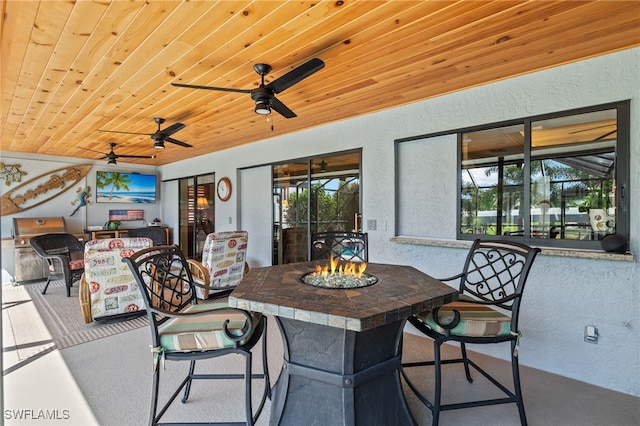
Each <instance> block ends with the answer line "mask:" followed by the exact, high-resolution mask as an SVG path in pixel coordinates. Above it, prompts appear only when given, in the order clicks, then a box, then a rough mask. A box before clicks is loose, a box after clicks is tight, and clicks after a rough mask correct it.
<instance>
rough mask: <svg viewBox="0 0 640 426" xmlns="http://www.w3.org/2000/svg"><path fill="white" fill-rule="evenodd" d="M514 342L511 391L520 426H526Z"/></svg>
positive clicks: (513, 344) (512, 345)
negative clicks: (512, 391)
mask: <svg viewBox="0 0 640 426" xmlns="http://www.w3.org/2000/svg"><path fill="white" fill-rule="evenodd" d="M516 344H517V343H516V342H515V341H512V342H511V370H512V373H513V390H514V393H515V395H516V404H517V405H518V414H519V415H520V424H521V425H522V426H527V416H526V414H525V412H524V400H523V399H522V389H521V387H520V365H519V363H518V357H517V356H514V355H513V354H514V351H515V348H516Z"/></svg>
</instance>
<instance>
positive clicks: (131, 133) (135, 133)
mask: <svg viewBox="0 0 640 426" xmlns="http://www.w3.org/2000/svg"><path fill="white" fill-rule="evenodd" d="M97 131H98V132H109V133H124V134H125V135H146V136H150V135H151V133H138V132H119V131H117V130H103V129H98V130H97Z"/></svg>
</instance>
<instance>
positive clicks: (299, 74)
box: [267, 58, 324, 93]
mask: <svg viewBox="0 0 640 426" xmlns="http://www.w3.org/2000/svg"><path fill="white" fill-rule="evenodd" d="M322 68H324V62H323V61H322V60H321V59H318V58H313V59H311V60H309V61H307V62H305V63H304V64H302V65H300V66H299V67H298V68H294V69H292V70H291V71H289V72H288V73H286V74H285V75H283V76H281V77H278V78H276V79H275V80H273V81H272V82H271V83H269V84H267V87H268V88H270V89H272V90H273V91H274V93H280V92H282V91H283V90H285V89H288V88H289V87H291V86H293V85H294V84H296V83H298V82H299V81H302V80H303V79H305V78H307V77H309V76H310V75H311V74H313V73H315V72H317V71H320V70H321V69H322Z"/></svg>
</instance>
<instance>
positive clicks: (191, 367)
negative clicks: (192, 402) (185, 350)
mask: <svg viewBox="0 0 640 426" xmlns="http://www.w3.org/2000/svg"><path fill="white" fill-rule="evenodd" d="M195 369H196V361H195V360H192V361H191V363H190V365H189V375H188V376H187V377H188V378H189V379H188V380H187V384H186V385H185V387H184V395H183V397H182V403H185V402H187V400H188V399H189V392H191V382H192V381H193V379H192V377H193V372H194V371H195Z"/></svg>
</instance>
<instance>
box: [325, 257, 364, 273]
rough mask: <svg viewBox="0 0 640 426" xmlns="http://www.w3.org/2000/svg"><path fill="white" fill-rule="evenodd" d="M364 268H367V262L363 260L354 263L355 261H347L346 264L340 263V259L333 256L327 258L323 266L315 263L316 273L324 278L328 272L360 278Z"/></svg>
mask: <svg viewBox="0 0 640 426" xmlns="http://www.w3.org/2000/svg"><path fill="white" fill-rule="evenodd" d="M365 269H367V264H366V263H365V262H362V263H355V262H347V263H346V264H344V265H342V264H340V260H338V259H336V258H335V257H333V256H332V257H331V259H330V260H329V264H328V265H325V266H324V267H322V266H320V265H317V266H316V274H317V275H320V276H322V277H323V278H326V277H327V276H328V275H329V274H332V275H333V274H336V273H338V274H340V275H347V276H353V277H357V278H362V274H364V271H365Z"/></svg>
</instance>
